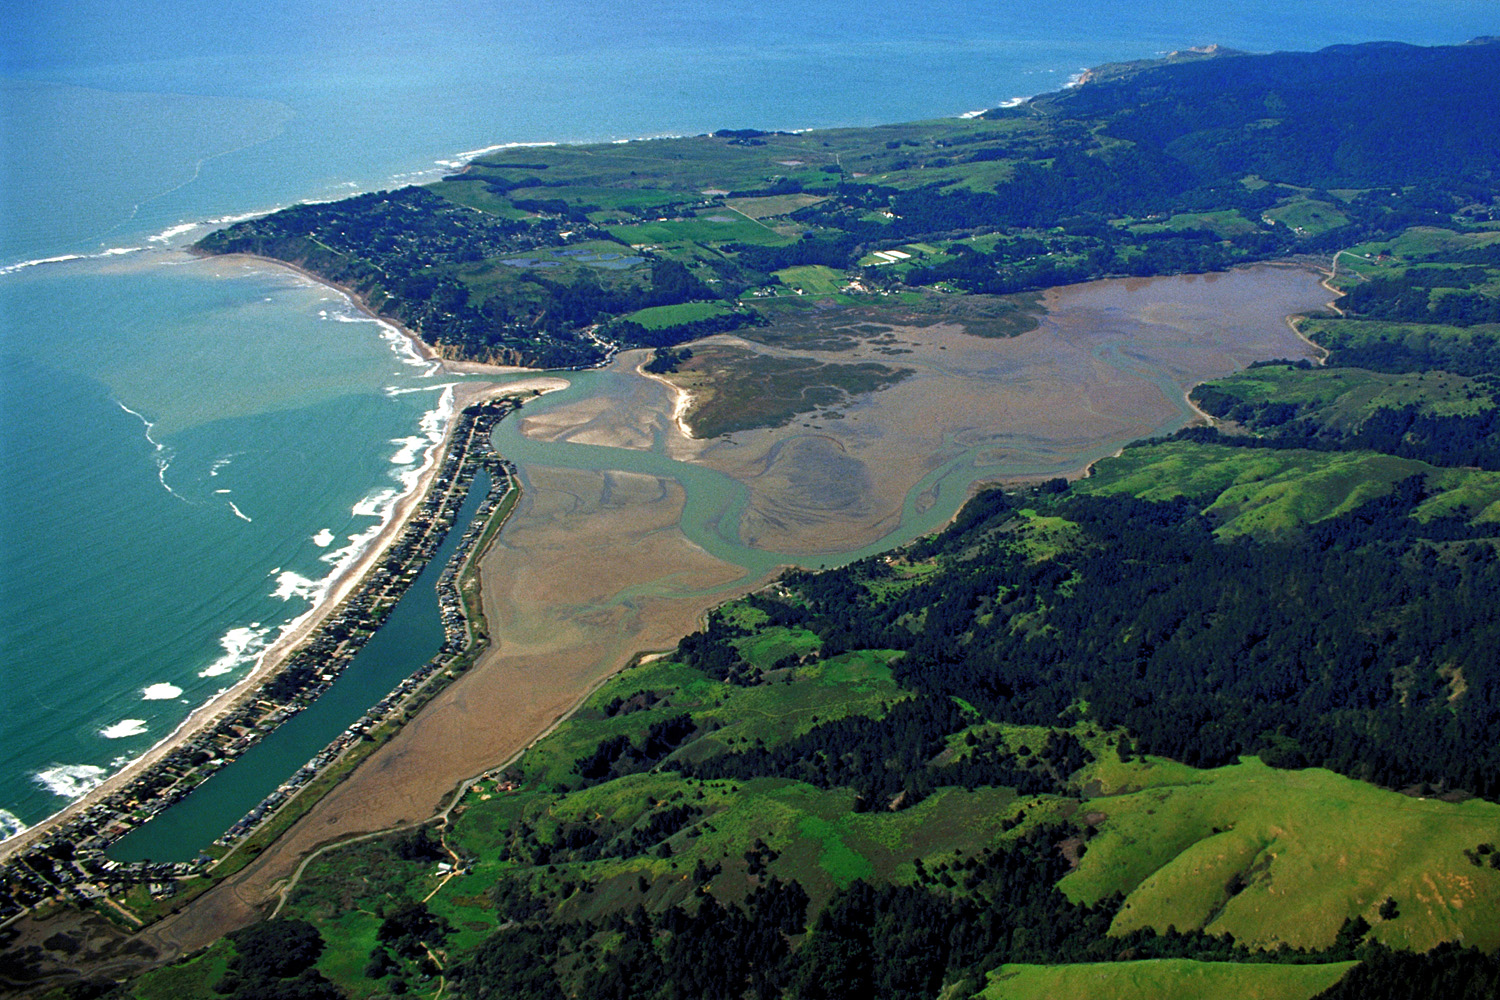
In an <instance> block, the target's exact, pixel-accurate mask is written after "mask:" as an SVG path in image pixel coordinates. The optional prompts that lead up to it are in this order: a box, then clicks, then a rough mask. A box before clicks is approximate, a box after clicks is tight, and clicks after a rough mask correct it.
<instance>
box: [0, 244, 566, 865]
mask: <svg viewBox="0 0 1500 1000" xmlns="http://www.w3.org/2000/svg"><path fill="white" fill-rule="evenodd" d="M233 257H236V258H241V259H249V260H255V261H258V262H261V263H265V264H268V265H272V266H274V267H277V268H287V269H289V270H292V271H295V272H297V273H298V274H301V275H303V276H304V277H306V278H309V279H310V280H312V281H315V282H317V283H318V284H320V285H324V286H326V287H330V288H334V289H335V290H337V291H339V292H340V293H342V294H343V295H345V296H346V297H347V298H348V299H349V301H350V302H351V303H352V304H353V305H354V306H355V308H357V309H359V310H360V311H361V312H363V313H364V314H365V315H367V316H369V317H371V318H372V319H374V320H376V321H377V322H379V323H381V324H384V325H386V326H388V327H389V328H391V329H394V330H398V331H399V332H400V333H401V334H402V335H404V336H405V337H407V338H408V339H409V340H410V341H411V343H412V345H413V347H414V349H415V350H417V351H418V352H419V353H420V354H421V355H422V356H423V357H424V358H427V359H429V360H434V361H440V363H441V364H442V366H443V370H444V371H449V372H452V373H453V374H512V373H515V372H521V371H528V370H529V369H517V368H505V367H501V366H495V365H479V364H475V363H472V362H449V361H441V360H440V359H438V358H437V356H436V352H435V351H433V350H432V348H431V347H430V346H429V345H428V344H426V343H425V342H423V341H422V339H421V338H420V337H418V336H417V335H416V334H415V333H413V332H412V331H411V330H408V329H406V328H405V327H403V326H401V325H400V324H399V323H394V322H392V321H390V320H388V319H386V318H384V317H381V316H377V315H376V314H375V313H374V312H373V311H371V310H370V309H369V308H368V307H367V306H366V305H365V303H364V302H363V301H361V299H360V298H359V296H358V295H356V294H354V293H353V292H352V291H351V290H349V289H347V288H343V287H340V286H337V285H334V284H332V283H331V282H328V281H324V280H323V279H321V278H319V277H318V276H317V275H314V274H312V273H310V272H308V271H305V270H303V269H302V268H299V267H296V266H295V265H291V264H287V263H285V262H283V261H278V260H274V259H272V258H269V257H255V256H252V255H240V254H237V255H233ZM567 386H568V382H567V381H566V380H565V379H562V378H557V377H555V376H548V375H538V376H536V377H534V378H527V379H521V380H517V381H510V382H507V383H505V384H503V385H496V384H494V383H489V382H460V383H456V384H455V385H454V386H453V393H454V398H453V413H454V415H455V416H456V415H457V414H458V413H460V412H462V411H463V409H464V408H465V407H467V406H470V405H472V404H474V403H478V402H483V401H484V400H487V399H494V398H498V397H501V396H510V395H517V394H530V393H533V392H535V393H546V392H553V391H556V390H558V389H563V388H566V387H567ZM453 426H454V421H453V420H452V419H450V420H449V423H448V426H447V427H446V428H445V429H444V432H443V437H442V440H440V441H438V442H437V443H435V444H433V445H431V446H430V447H429V448H428V449H427V451H426V454H425V456H424V460H423V466H422V470H421V472H420V474H419V477H418V479H417V482H416V486H415V488H413V489H412V490H411V491H410V492H408V493H407V494H406V495H405V496H403V497H401V498H400V499H399V500H398V501H397V503H396V506H395V508H394V510H393V511H392V513H391V516H390V519H389V520H388V521H387V522H386V524H385V526H384V527H383V528H382V529H381V531H380V533H379V534H378V535H377V536H376V537H375V539H374V540H373V541H372V542H371V543H370V545H369V547H368V548H367V549H366V550H365V552H364V553H363V554H362V555H361V556H360V557H359V559H358V560H356V561H355V562H354V563H352V564H351V565H349V566H348V567H346V568H345V569H344V570H343V571H342V572H340V573H339V574H338V575H337V576H335V577H334V578H333V579H331V580H330V581H329V582H328V589H327V593H326V596H325V597H324V598H323V600H321V601H319V602H318V604H317V605H315V606H314V607H312V608H310V609H308V610H307V611H306V612H304V613H303V614H302V616H301V617H299V618H297V619H296V620H295V621H293V622H292V623H291V625H290V626H289V627H288V628H287V629H286V630H285V631H284V632H283V633H282V634H281V635H280V636H279V637H278V638H277V639H276V641H275V642H273V643H272V644H271V645H269V646H268V647H266V649H265V650H263V651H262V652H261V653H260V655H259V656H258V657H257V658H256V661H255V665H254V666H253V667H252V668H251V670H250V671H249V672H248V673H247V674H246V675H245V676H244V677H242V678H241V679H240V680H239V681H237V682H236V683H235V684H234V685H232V686H231V687H229V688H226V689H225V690H224V691H222V692H220V693H219V694H218V695H216V696H214V697H213V698H212V699H210V700H209V701H207V702H205V703H204V704H202V705H200V706H198V707H197V708H195V709H193V711H192V712H191V713H190V714H189V715H188V716H187V718H185V719H183V721H182V722H181V723H179V724H178V725H177V727H176V728H175V729H173V730H172V732H170V733H169V734H167V735H166V736H165V737H163V738H162V739H161V740H160V741H158V742H157V743H156V744H155V745H154V746H152V747H151V748H150V749H149V750H147V751H146V752H145V753H143V754H141V755H140V756H139V757H137V758H135V759H134V760H132V761H131V762H130V763H128V764H126V765H125V766H124V767H123V768H121V769H120V770H118V771H116V772H115V773H114V774H111V775H110V776H109V777H108V778H106V779H105V780H103V781H102V782H100V783H99V784H98V785H96V786H95V787H93V788H91V789H90V790H89V791H88V792H86V793H84V794H83V795H81V796H79V797H78V798H77V799H74V800H73V801H72V802H70V803H68V804H67V805H66V806H64V807H63V808H62V809H60V810H59V811H57V812H55V813H53V814H52V815H50V816H48V817H47V818H45V819H43V820H41V821H39V822H37V823H35V824H33V825H32V826H29V827H27V828H26V829H25V830H23V831H21V832H20V833H18V834H16V835H15V836H13V837H11V838H9V839H8V840H5V841H3V842H0V861H3V860H5V859H6V858H9V857H11V856H12V855H14V854H17V853H19V852H22V851H24V850H26V849H27V848H29V847H30V846H31V845H32V844H34V843H36V842H37V841H38V840H40V839H42V838H44V837H46V836H47V835H48V834H50V833H51V832H52V831H53V830H55V829H57V828H58V827H59V826H62V825H64V824H66V823H67V822H68V821H69V820H71V819H72V818H73V817H75V816H77V815H78V814H80V813H81V812H83V811H85V810H87V809H89V808H90V807H92V806H93V805H94V804H96V803H97V802H99V801H101V800H103V799H105V798H107V797H108V796H110V795H112V794H114V793H115V792H118V791H120V790H122V789H123V788H125V787H127V786H128V785H129V784H130V783H131V782H133V781H135V780H136V779H137V778H139V777H140V776H141V775H142V774H144V773H146V772H147V771H149V770H150V769H151V768H152V767H153V766H155V765H156V764H157V763H158V762H159V761H160V760H161V759H162V758H164V757H166V756H167V755H168V754H170V753H172V751H173V750H175V749H176V748H177V747H179V746H180V745H182V744H183V743H185V742H187V741H189V740H191V739H192V738H193V737H195V736H197V735H198V734H199V733H201V732H203V731H204V730H206V729H210V728H212V727H213V726H214V725H216V724H217V723H218V722H219V721H220V720H221V719H223V718H224V717H225V716H226V715H228V714H229V713H230V712H231V711H232V710H233V709H235V708H236V707H237V706H238V705H240V704H241V703H242V702H244V701H245V700H246V699H247V698H249V697H250V696H252V695H253V694H254V692H256V691H257V690H259V689H260V687H261V686H262V685H263V684H265V683H266V681H268V680H269V679H270V678H271V677H273V676H275V674H276V673H277V671H278V670H280V669H281V667H282V666H283V665H284V664H285V663H286V661H287V658H288V657H289V656H290V654H291V653H292V652H294V651H295V650H296V649H297V647H298V646H300V645H301V644H302V643H303V642H305V641H306V640H307V638H308V637H309V636H311V635H312V634H313V632H314V631H315V630H316V629H317V628H318V627H319V626H320V625H321V624H322V623H323V622H324V621H326V620H327V619H328V617H329V615H330V614H332V613H333V611H334V610H335V609H337V608H338V607H339V605H340V604H342V603H343V602H344V601H345V600H347V599H348V598H349V597H350V596H351V595H352V594H353V593H354V592H355V590H356V589H357V588H358V587H359V586H360V584H361V583H362V582H363V580H364V578H365V576H366V574H367V573H368V572H369V571H370V569H371V567H373V566H374V565H376V564H377V563H378V562H379V561H380V559H381V557H382V556H383V555H384V554H385V551H386V550H387V549H388V548H389V547H390V545H391V542H392V541H394V540H395V539H396V538H397V537H398V536H399V535H400V534H401V532H402V530H403V529H404V528H405V527H406V524H407V522H408V521H410V520H411V516H412V513H413V512H414V511H415V510H416V509H417V508H418V507H419V506H420V505H421V503H422V500H423V499H424V498H425V497H426V495H427V491H428V489H429V488H430V487H431V485H432V482H433V480H434V478H435V477H436V476H437V473H438V470H439V469H440V468H441V467H442V464H443V456H444V455H445V454H446V452H447V449H448V447H449V444H450V442H451V437H452V432H453Z"/></svg>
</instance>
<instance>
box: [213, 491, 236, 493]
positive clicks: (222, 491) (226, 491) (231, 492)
mask: <svg viewBox="0 0 1500 1000" xmlns="http://www.w3.org/2000/svg"><path fill="white" fill-rule="evenodd" d="M214 492H215V493H233V492H234V490H214Z"/></svg>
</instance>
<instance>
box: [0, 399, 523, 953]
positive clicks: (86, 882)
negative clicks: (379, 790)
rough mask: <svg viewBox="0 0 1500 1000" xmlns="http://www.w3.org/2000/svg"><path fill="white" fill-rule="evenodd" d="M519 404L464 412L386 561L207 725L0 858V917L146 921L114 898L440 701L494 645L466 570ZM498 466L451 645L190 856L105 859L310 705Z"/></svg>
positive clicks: (496, 487)
mask: <svg viewBox="0 0 1500 1000" xmlns="http://www.w3.org/2000/svg"><path fill="white" fill-rule="evenodd" d="M519 405H520V404H519V403H518V402H517V401H516V400H514V399H509V398H506V399H498V400H491V401H488V402H483V403H477V404H474V405H472V406H469V407H468V408H466V409H465V410H464V411H463V412H461V413H460V414H459V415H458V416H457V418H456V419H455V420H454V423H453V427H452V429H451V431H450V433H449V437H448V444H447V446H446V448H445V449H444V451H443V456H442V464H441V466H440V468H439V470H438V472H437V474H436V476H435V477H434V478H433V481H432V483H431V485H430V486H429V488H428V490H427V493H426V496H425V498H424V499H423V501H422V503H421V504H420V505H419V506H418V507H417V509H416V510H415V511H414V512H413V513H412V515H411V517H410V518H409V520H408V521H407V523H406V526H405V527H404V528H403V530H402V532H401V534H400V535H399V536H398V537H397V538H396V539H395V541H393V542H392V543H391V545H390V547H389V548H388V549H387V550H386V552H385V553H384V555H383V557H382V558H381V560H380V561H379V562H378V563H377V564H376V565H375V566H374V567H373V568H372V569H371V570H370V571H369V572H368V573H367V574H366V576H365V579H364V580H363V581H362V582H361V585H360V586H359V587H358V588H357V589H356V590H355V592H354V593H353V594H351V595H350V597H349V598H348V599H347V600H345V601H344V602H343V603H342V604H341V605H340V606H339V607H337V608H335V609H334V610H333V611H332V613H330V614H329V616H328V617H327V618H326V619H325V620H324V621H323V622H322V624H321V625H320V626H319V627H318V628H317V629H316V630H315V631H314V632H313V634H312V635H311V636H309V637H308V639H307V640H306V641H305V642H304V643H303V644H302V645H301V646H300V647H298V649H297V650H296V651H295V652H293V653H292V654H291V656H290V657H288V659H287V661H286V663H285V664H284V665H283V666H282V667H281V669H280V670H278V671H277V672H276V673H274V674H272V675H271V676H270V677H268V678H267V679H266V681H265V682H264V683H263V684H262V685H261V686H260V687H259V688H258V689H257V690H255V691H253V692H250V693H248V694H247V695H246V696H245V697H243V698H242V699H240V700H239V701H238V702H237V703H236V705H235V706H234V707H232V708H230V709H229V710H228V711H226V712H225V713H224V714H223V715H222V717H221V718H219V719H218V720H217V721H216V722H214V723H213V724H212V725H209V726H207V727H205V728H204V729H203V730H202V731H201V732H200V733H198V734H197V735H196V736H194V737H193V738H191V739H189V740H187V741H186V742H184V743H183V744H182V745H181V746H179V747H177V748H176V749H175V750H173V751H172V752H171V753H170V754H168V755H167V756H165V757H163V758H162V759H161V760H160V761H159V762H157V763H156V765H155V766H154V767H152V768H150V769H149V770H147V771H146V772H145V773H143V774H141V775H140V776H139V777H138V778H136V779H135V781H133V782H132V783H131V784H130V785H128V786H127V787H125V788H123V789H121V790H120V791H118V792H116V793H115V794H113V795H111V796H109V797H107V798H105V799H104V800H102V801H100V802H98V803H96V804H94V805H93V806H91V807H90V808H88V809H87V810H85V811H84V812H82V813H81V814H79V815H78V816H76V817H73V818H72V819H71V820H70V821H69V822H67V823H65V824H63V825H62V826H60V827H59V828H58V829H56V830H54V831H52V832H51V833H50V834H49V835H48V836H47V837H46V838H44V839H42V840H40V841H38V842H37V843H35V844H33V845H32V846H31V847H30V848H29V849H28V850H26V851H24V852H22V853H19V854H17V855H16V856H13V857H11V858H9V859H7V860H6V861H5V862H4V864H3V865H0V926H5V925H7V924H9V923H11V922H13V921H14V920H16V919H19V918H20V917H21V916H23V915H24V914H26V913H28V912H31V911H34V910H38V909H40V908H45V907H47V906H48V905H51V904H61V903H66V902H74V903H80V904H84V905H95V906H97V908H98V909H99V910H100V911H101V912H103V913H105V914H107V915H108V916H110V917H112V918H124V919H125V921H126V922H127V925H128V926H139V925H140V924H141V923H142V922H143V921H142V920H141V918H140V917H139V916H137V915H136V914H134V913H132V912H131V911H130V910H128V909H127V908H126V907H125V906H123V905H122V904H121V903H120V902H119V900H121V899H122V898H124V897H125V896H126V895H127V894H129V893H131V892H132V890H134V889H135V888H136V887H138V886H142V885H144V886H145V887H146V891H147V892H148V894H149V895H150V897H151V898H152V899H163V898H166V897H169V896H172V895H174V894H176V893H177V892H178V891H179V888H180V880H183V879H192V878H195V877H198V876H202V875H205V874H207V873H209V872H210V871H211V869H212V868H213V866H215V865H216V864H218V863H219V861H220V860H221V859H223V858H224V857H227V856H228V854H229V853H230V852H231V851H232V850H233V849H234V848H235V846H236V845H237V844H240V843H241V842H242V841H244V840H245V839H246V838H247V837H249V836H251V835H252V834H253V833H255V832H256V831H257V830H258V829H260V828H261V827H262V826H263V825H264V824H266V823H267V822H268V821H269V820H271V819H272V818H273V817H274V816H276V814H277V813H278V811H279V810H280V809H281V808H282V806H284V805H286V803H287V802H289V801H290V800H291V799H292V798H293V797H294V796H296V794H297V793H298V792H299V791H301V790H302V789H303V788H305V787H306V786H307V785H308V784H309V783H310V782H312V781H313V780H314V779H316V778H317V777H318V776H319V775H321V774H323V773H325V772H326V771H327V770H328V769H329V768H330V767H331V766H332V765H334V764H336V763H338V762H339V761H340V760H341V759H342V758H343V757H344V756H345V755H346V754H347V753H348V751H349V750H350V748H352V747H354V746H356V745H358V744H359V743H361V742H362V741H368V740H370V739H371V733H372V732H373V731H374V730H376V729H377V728H378V727H380V726H381V725H382V724H384V723H386V722H390V721H393V720H396V719H397V718H398V717H400V716H402V715H403V713H408V712H410V711H413V710H414V709H415V708H416V707H417V706H418V705H419V704H421V703H423V702H425V701H426V700H427V699H429V698H431V697H432V696H433V695H434V694H436V693H437V691H438V690H440V689H441V687H442V686H443V684H444V683H446V682H447V681H449V680H451V679H453V678H454V677H456V676H457V675H458V673H459V672H460V671H461V670H462V668H463V667H464V666H467V664H468V663H469V662H471V661H472V657H473V655H474V654H475V653H476V652H477V651H478V649H479V648H480V647H482V646H483V645H484V644H485V643H486V642H487V636H486V634H485V631H484V627H483V623H482V621H478V620H476V617H477V616H475V615H474V614H473V612H472V611H471V610H470V609H469V608H467V607H466V606H465V603H464V601H463V598H462V595H461V593H460V589H459V587H460V580H461V577H462V570H463V569H464V568H466V567H467V566H468V565H469V563H470V558H471V556H473V555H476V554H477V553H476V551H475V548H476V545H477V543H478V542H479V541H480V539H481V538H485V537H490V538H492V537H493V535H494V531H493V530H492V529H494V528H498V523H496V524H494V525H492V524H491V520H492V518H494V515H495V514H496V512H497V511H498V510H500V509H501V504H502V501H503V500H504V498H505V497H506V496H507V494H509V493H510V492H511V490H512V489H514V488H515V487H514V481H515V480H514V476H515V468H514V467H513V466H512V465H511V464H510V463H508V462H506V461H504V460H503V459H501V458H500V456H499V455H497V454H496V453H495V452H494V450H493V448H492V447H491V445H490V435H491V433H492V432H493V430H494V428H495V425H496V423H498V422H499V421H500V420H501V419H503V418H504V417H505V416H507V415H508V414H510V413H511V412H512V411H514V410H515V409H516V408H517V407H518V406H519ZM481 470H484V471H487V472H489V474H490V489H489V493H488V495H487V496H486V497H485V498H484V499H483V500H482V501H481V502H480V505H479V508H478V510H477V512H476V514H475V517H474V519H473V521H472V523H471V524H469V525H468V526H467V527H466V528H465V530H464V534H463V536H462V538H461V539H460V541H459V544H458V547H457V549H456V551H455V552H454V555H453V557H452V559H451V561H450V562H449V564H448V565H447V567H445V569H444V571H443V574H442V576H441V578H440V579H439V582H438V604H439V608H440V613H441V617H442V624H443V633H444V640H443V644H442V647H441V649H440V650H438V651H437V653H436V655H434V656H433V657H432V658H431V659H430V660H428V661H427V662H426V663H424V664H422V665H421V666H420V667H418V668H417V669H416V670H415V671H413V672H412V673H411V674H410V675H409V676H407V677H406V678H404V679H403V680H402V681H401V682H400V683H399V684H397V685H396V687H395V688H394V689H393V690H392V691H390V692H389V693H388V694H387V695H385V697H383V698H381V699H380V700H379V701H378V702H376V703H375V704H374V705H372V706H371V707H370V708H369V710H368V711H366V712H365V714H364V715H362V716H361V717H360V718H359V719H357V720H355V721H354V722H353V723H351V724H350V725H349V726H348V727H347V728H345V729H344V730H343V731H342V732H341V733H340V734H339V735H338V736H337V737H335V738H334V739H333V741H332V742H330V743H329V744H328V746H327V747H325V748H324V749H323V750H321V751H319V752H318V753H317V754H316V755H315V756H313V758H312V759H311V760H309V761H308V762H307V763H306V764H305V765H303V766H302V767H301V768H299V769H298V770H297V771H296V772H295V773H294V774H292V775H291V776H290V777H288V778H287V779H286V780H285V781H284V782H282V783H281V784H280V785H278V786H277V788H276V789H275V790H274V791H272V792H271V793H270V794H269V795H267V796H266V797H265V799H263V800H262V801H261V802H259V803H257V804H256V805H255V807H254V808H252V809H251V810H250V811H249V812H247V813H246V814H245V816H244V817H243V818H241V819H240V820H238V821H236V822H235V823H234V824H233V825H232V826H230V828H229V829H228V830H226V831H225V832H224V833H223V835H222V836H220V837H219V838H218V839H216V840H215V841H214V843H213V845H212V847H211V848H209V851H206V852H205V853H201V854H199V856H198V857H197V858H196V859H194V860H192V861H179V862H150V861H144V862H123V861H117V860H115V859H112V858H110V857H108V856H107V851H108V849H109V848H110V846H111V845H112V844H114V843H115V842H116V841H118V840H119V839H120V838H121V837H123V836H125V835H126V834H127V833H129V832H130V831H132V830H134V829H136V828H137V827H139V826H141V825H142V824H143V823H146V822H148V821H149V820H150V819H151V818H153V817H154V816H156V815H158V814H160V813H161V812H163V811H164V810H166V809H167V808H168V807H169V806H171V805H173V804H174V803H176V802H178V801H180V800H181V799H183V798H184V797H186V796H187V795H188V794H189V793H190V792H192V791H193V789H195V788H197V787H198V786H199V785H200V784H202V782H203V781H205V780H206V779H207V778H208V777H209V776H211V775H212V774H214V773H215V772H216V771H218V770H220V769H221V768H223V767H225V766H226V765H228V764H230V763H231V762H232V761H234V760H235V759H236V758H238V757H239V756H241V755H242V754H243V753H245V751H247V750H249V749H250V748H251V747H252V746H254V745H255V744H257V743H258V742H260V741H261V740H262V739H264V738H265V737H266V736H268V735H269V734H270V733H272V732H273V731H275V729H276V728H277V727H278V726H280V725H281V724H282V723H283V722H285V721H286V720H287V719H289V718H291V717H292V716H294V715H296V714H297V713H298V712H300V711H302V710H303V709H304V708H306V707H308V706H309V705H311V704H312V703H313V702H315V701H316V700H317V699H318V697H319V696H320V695H321V694H322V693H323V692H324V691H326V690H327V689H328V687H329V686H330V685H331V684H332V683H333V682H334V681H335V680H336V679H337V678H338V677H339V675H340V674H341V673H342V672H343V670H344V668H345V667H347V666H348V665H349V663H350V662H351V661H352V660H353V659H354V656H355V654H356V653H358V652H359V650H360V649H361V647H363V646H364V644H365V643H366V642H367V641H368V640H369V638H370V637H371V636H373V635H374V634H375V632H376V630H377V629H379V627H380V626H381V624H382V623H383V622H384V621H385V619H386V617H387V616H388V615H389V614H390V612H391V610H392V608H394V607H395V605H396V603H397V602H398V601H399V600H400V599H401V597H402V596H403V595H404V594H405V593H406V591H407V589H408V588H409V587H410V586H411V584H412V582H413V581H415V580H416V578H417V576H418V574H420V573H421V571H422V569H423V568H424V567H425V566H426V565H427V563H428V562H429V561H430V560H431V559H432V556H433V554H434V553H435V552H436V551H437V549H438V547H439V546H440V545H441V544H442V542H443V540H444V539H445V538H446V536H447V534H448V531H449V530H450V529H451V528H452V527H453V525H454V521H455V520H456V518H457V515H458V512H459V510H460V508H461V507H462V505H463V503H464V500H465V499H466V497H467V496H468V492H469V488H470V486H471V485H472V484H473V482H474V479H475V477H476V476H477V475H478V473H479V472H480V471H481Z"/></svg>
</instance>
